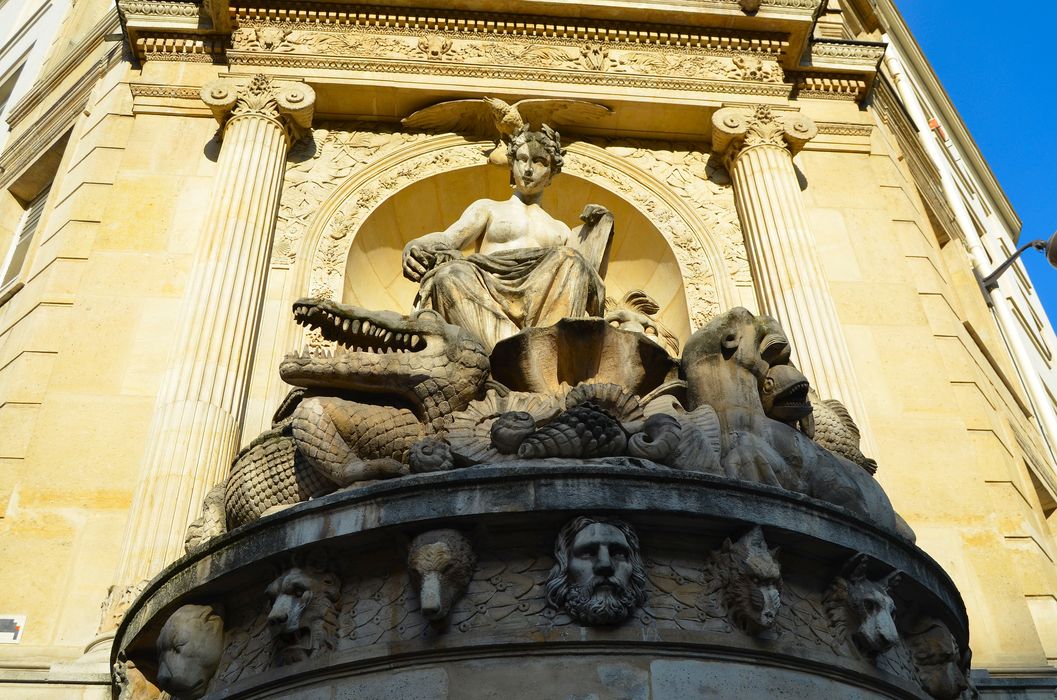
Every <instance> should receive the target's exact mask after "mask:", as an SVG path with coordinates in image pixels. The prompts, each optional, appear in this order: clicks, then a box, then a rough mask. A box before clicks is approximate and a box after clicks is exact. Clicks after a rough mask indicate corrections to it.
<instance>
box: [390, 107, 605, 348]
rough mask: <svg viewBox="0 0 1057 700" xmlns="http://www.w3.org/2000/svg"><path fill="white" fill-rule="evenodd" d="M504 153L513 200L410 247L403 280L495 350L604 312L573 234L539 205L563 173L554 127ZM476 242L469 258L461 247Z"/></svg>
mask: <svg viewBox="0 0 1057 700" xmlns="http://www.w3.org/2000/svg"><path fill="white" fill-rule="evenodd" d="M508 156H509V161H510V172H511V182H512V184H513V187H514V195H513V196H512V197H511V198H510V199H508V200H506V201H503V202H500V201H496V200H492V199H479V200H477V201H476V202H474V203H473V204H471V205H470V206H469V207H468V208H467V209H466V211H465V212H463V214H462V216H461V217H459V220H458V221H456V222H455V223H454V224H452V225H451V226H449V227H448V228H447V229H446V230H444V231H440V232H437V233H430V234H427V235H425V236H422V237H420V238H416V239H415V240H413V241H411V242H410V243H408V244H407V246H405V247H404V257H403V266H404V276H405V277H407V278H408V279H410V280H411V281H413V282H421V288H420V289H419V293H418V296H417V297H416V299H415V308H416V309H433V310H435V311H437V312H438V313H439V314H440V315H441V316H442V317H443V318H444V319H445V320H446V321H447V322H448V323H452V324H455V325H457V326H461V327H463V328H464V329H466V330H467V331H469V332H471V333H473V334H474V335H475V336H476V337H477V338H478V339H479V340H480V341H481V342H482V343H483V344H484V345H485V347H486V348H487V349H488V350H489V351H490V350H491V349H492V347H493V346H495V344H496V343H498V342H499V341H500V340H503V339H504V338H509V337H510V336H512V335H515V334H516V333H517V332H518V331H520V330H521V329H523V328H528V327H531V326H549V325H551V324H553V323H556V322H557V321H558V320H560V319H562V318H565V317H582V316H601V315H602V307H603V304H604V301H605V287H604V286H603V283H602V278H601V277H600V276H599V274H598V270H597V269H596V268H597V266H596V265H592V264H591V263H589V262H588V261H587V259H586V258H585V257H584V256H583V255H582V254H581V253H580V252H579V251H578V250H577V249H576V248H575V247H572V245H571V244H573V243H574V242H573V241H572V238H573V232H572V231H571V230H570V229H569V227H568V226H566V225H565V224H563V223H562V222H560V221H557V220H556V219H554V218H553V217H552V216H551V215H550V214H548V213H547V212H545V211H543V209H542V208H541V207H540V205H539V201H540V197H542V196H543V191H544V189H546V187H547V185H549V184H550V181H551V178H553V177H554V176H555V175H557V174H558V173H559V172H561V167H562V153H561V144H560V142H559V136H558V133H557V132H556V131H554V130H553V129H551V128H550V127H548V126H546V125H544V126H543V129H542V131H530V130H529V129H528V128H527V127H526V128H524V129H522V130H521V131H520V132H518V133H517V134H515V135H514V136H513V138H512V139H511V142H510V145H509V148H508ZM474 242H476V243H478V252H477V253H475V254H473V255H470V256H468V257H463V256H462V254H461V253H460V252H459V251H460V249H461V248H463V247H464V246H466V245H469V244H471V243H474Z"/></svg>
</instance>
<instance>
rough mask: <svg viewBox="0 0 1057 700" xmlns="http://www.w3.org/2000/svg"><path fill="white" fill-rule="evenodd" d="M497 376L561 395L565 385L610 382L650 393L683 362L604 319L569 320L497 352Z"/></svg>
mask: <svg viewBox="0 0 1057 700" xmlns="http://www.w3.org/2000/svg"><path fill="white" fill-rule="evenodd" d="M491 363H492V378H493V379H495V380H496V381H498V382H501V383H502V384H503V385H505V386H506V387H508V388H509V389H511V390H512V391H529V392H538V393H544V394H558V393H560V391H561V389H562V387H563V385H564V386H576V385H577V384H581V383H587V382H590V383H611V384H616V385H617V386H622V387H626V388H627V390H628V392H630V393H631V394H633V395H636V396H645V395H646V394H648V393H649V392H651V391H653V390H654V389H656V388H657V387H659V386H660V385H661V384H663V383H664V382H665V381H667V380H670V379H675V378H676V375H677V374H678V370H679V365H678V363H677V362H676V360H674V359H673V358H672V357H671V355H669V354H668V352H667V351H666V350H665V349H664V348H662V347H661V346H660V345H658V344H657V343H655V342H653V341H652V340H650V339H649V338H647V337H646V336H645V335H643V334H641V333H633V332H631V331H624V330H620V329H619V328H614V327H613V326H611V325H609V324H608V323H606V322H605V321H603V320H602V319H599V318H564V319H562V320H560V321H558V323H556V324H554V325H553V326H547V327H545V328H529V329H527V330H524V331H522V332H521V333H518V334H517V335H515V336H513V337H510V338H507V339H506V340H502V341H500V342H499V343H497V344H496V346H495V348H494V349H493V350H492V356H491Z"/></svg>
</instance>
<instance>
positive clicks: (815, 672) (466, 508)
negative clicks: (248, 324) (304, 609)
mask: <svg viewBox="0 0 1057 700" xmlns="http://www.w3.org/2000/svg"><path fill="white" fill-rule="evenodd" d="M643 466H649V463H641V464H635V463H633V462H630V461H629V460H610V461H609V462H606V461H604V460H598V461H595V462H586V463H585V462H570V461H569V460H538V461H533V462H514V463H506V464H503V465H491V466H482V467H474V468H470V469H462V470H456V471H450V472H438V473H429V474H420V475H413V476H409V477H404V478H401V479H397V480H392V481H384V482H378V483H375V484H371V485H368V486H365V487H360V488H356V489H352V490H349V491H344V492H339V493H335V494H332V495H330V496H327V497H324V498H320V499H317V500H314V501H310V502H307V503H303V504H300V505H297V506H294V507H292V508H289V509H287V510H284V511H282V512H280V513H276V514H274V515H271V516H269V517H266V518H262V519H261V520H258V521H256V522H254V523H250V524H248V525H245V526H243V527H240V528H238V529H236V530H234V531H231V532H228V533H226V534H225V535H223V536H221V537H219V538H217V539H214V540H212V541H210V542H209V543H208V544H207V545H206V546H204V547H202V548H201V549H199V550H197V551H194V552H192V553H191V554H189V555H188V556H185V557H183V558H182V559H180V560H178V561H176V562H174V563H173V564H172V565H170V566H169V567H167V568H166V569H165V570H164V571H162V572H161V573H160V574H159V575H158V576H157V577H155V578H154V579H153V580H152V581H151V582H150V584H149V585H148V586H147V587H146V589H145V590H144V591H143V593H142V594H141V595H140V597H139V598H138V599H137V600H136V601H135V602H134V603H133V605H132V606H131V608H130V609H129V611H128V613H127V615H126V617H125V619H124V621H123V623H122V625H121V627H120V628H119V630H118V632H117V636H116V638H115V643H114V647H113V651H112V655H113V659H112V661H116V660H117V658H118V655H119V654H122V655H124V656H125V657H126V658H129V659H131V660H133V661H134V662H135V663H136V664H137V666H138V667H139V668H140V669H142V670H143V671H144V672H145V673H146V675H147V676H148V677H151V675H152V672H153V665H154V663H155V661H154V643H155V640H156V638H157V635H158V632H159V630H160V628H161V626H162V624H163V623H164V622H165V620H166V619H167V617H168V616H169V615H170V614H171V613H172V612H173V611H174V610H175V609H176V608H178V607H179V606H181V605H184V604H187V603H198V604H216V603H221V604H223V605H225V606H227V607H228V608H229V609H230V608H231V606H232V605H233V604H237V603H239V602H242V603H245V602H246V601H247V600H253V599H256V598H259V599H260V600H261V603H260V605H259V606H258V607H259V608H260V609H261V610H263V611H265V612H266V609H267V605H266V603H264V593H263V592H264V588H265V587H266V586H267V585H268V583H269V582H270V581H271V580H272V579H273V578H274V576H275V575H276V572H277V571H278V568H279V567H280V566H282V565H283V564H284V562H286V561H288V559H289V557H290V555H291V553H293V552H296V551H299V550H300V551H305V549H306V548H315V549H318V548H319V547H324V548H326V549H327V550H328V551H329V552H330V556H331V557H332V558H335V557H336V558H337V559H340V560H341V561H342V562H343V564H342V566H343V567H344V569H345V571H346V577H345V579H343V580H349V576H350V574H349V573H348V572H354V575H355V576H356V577H359V578H363V579H364V580H366V579H370V578H371V577H374V578H377V579H379V580H384V581H388V582H389V583H388V584H386V585H387V586H388V587H389V588H393V586H395V587H396V588H395V589H394V590H398V591H400V590H403V589H402V588H401V586H404V583H403V581H405V580H406V579H407V573H406V570H405V567H404V561H405V560H406V546H407V542H408V540H409V539H410V538H411V537H413V536H414V535H416V534H418V533H419V532H422V531H424V530H428V529H432V528H438V527H454V528H458V529H461V530H463V531H464V532H465V533H466V534H468V535H469V536H470V537H471V539H472V540H474V541H475V543H476V545H475V546H476V547H477V548H478V557H479V561H478V569H479V570H480V571H484V572H488V571H492V570H495V571H497V572H499V573H497V574H495V576H493V577H491V578H490V579H488V580H489V581H493V582H495V581H499V580H501V579H504V577H506V578H507V579H512V580H514V579H517V576H518V575H520V576H521V577H522V578H524V577H525V576H529V575H531V574H532V572H533V571H534V572H536V573H535V575H536V576H537V577H538V576H540V573H539V572H546V570H547V568H548V567H549V565H550V554H551V548H552V546H553V541H554V535H555V533H556V532H557V531H558V529H559V528H560V527H561V526H562V524H563V523H564V522H566V521H567V520H569V519H570V518H572V517H574V516H576V515H580V514H611V515H619V517H621V518H624V519H626V520H628V521H629V522H631V523H632V524H633V525H634V526H635V527H636V529H637V530H638V532H639V534H640V538H641V540H642V550H643V556H644V558H645V559H646V560H647V561H648V562H650V566H655V567H657V570H660V569H661V568H664V569H665V570H667V568H666V567H671V568H672V570H673V571H675V570H679V568H680V567H685V566H691V565H692V562H695V561H696V562H699V561H700V560H702V559H703V558H704V556H705V555H706V554H707V552H708V551H709V550H711V549H714V548H716V547H718V546H720V544H721V543H722V541H723V540H724V539H725V538H734V537H737V536H738V535H740V534H741V533H742V532H744V531H745V530H746V529H748V528H749V527H751V526H752V525H761V526H762V527H763V529H764V531H765V533H766V536H767V541H768V544H769V545H771V546H775V545H778V546H780V547H781V552H782V554H781V560H782V569H783V577H784V578H785V579H786V589H787V591H788V595H789V596H793V594H794V593H795V592H796V591H797V590H801V589H802V590H803V591H811V590H814V591H819V590H822V589H824V588H825V586H826V585H828V583H827V582H828V581H830V580H832V578H833V577H834V576H835V575H837V573H838V572H839V571H840V567H841V566H842V565H843V563H844V562H846V561H847V560H848V558H849V557H851V556H852V555H853V554H856V553H863V554H866V555H868V556H869V557H870V560H871V562H872V564H871V566H872V567H873V569H874V570H875V571H876V572H877V574H878V575H881V574H884V573H887V572H888V571H890V570H891V569H899V570H901V571H902V572H903V574H904V575H903V580H902V583H901V584H900V586H899V589H898V593H897V596H896V597H897V604H898V605H900V606H912V607H914V608H915V609H923V610H927V611H929V614H930V615H932V616H933V617H935V618H937V619H940V620H942V622H943V623H944V624H946V625H947V627H948V628H949V629H950V631H951V633H952V634H953V636H954V638H955V639H956V640H957V642H958V644H959V645H960V646H961V648H963V649H964V648H967V647H968V621H967V617H966V612H965V608H964V605H963V603H962V601H961V598H960V596H959V594H958V592H957V589H956V588H955V586H954V584H953V583H952V582H951V580H950V579H949V577H948V576H947V575H946V574H945V573H944V572H943V570H942V569H941V568H940V566H939V565H938V564H937V563H936V562H935V561H934V560H933V559H932V558H930V557H929V556H928V555H927V554H925V553H924V552H923V551H922V550H920V549H919V548H917V547H916V546H915V545H914V544H912V543H911V542H909V541H907V540H904V539H902V538H900V537H899V536H897V535H896V534H894V533H891V532H888V531H885V530H882V529H880V528H877V527H874V526H872V525H870V524H868V523H864V522H862V521H860V520H858V519H857V518H855V517H854V516H852V515H851V514H850V513H848V512H846V511H844V510H843V509H841V508H838V507H835V506H832V505H829V504H826V503H823V502H820V501H816V500H814V499H811V498H808V497H805V496H802V495H799V494H795V493H791V492H787V491H783V490H780V489H775V488H770V487H766V486H761V485H758V484H750V483H746V482H740V481H733V480H729V479H724V478H719V477H714V476H711V475H706V474H700V473H690V472H681V471H674V470H668V469H663V468H643ZM526 557H527V559H526ZM528 559H531V560H532V562H534V563H532V564H529V563H525V562H526V561H528ZM688 562H690V563H688ZM510 572H521V573H520V574H517V575H513V574H511V573H510ZM483 575H484V574H482V576H483ZM543 575H545V573H544V574H543ZM482 585H488V584H487V582H486V583H484V584H482ZM496 586H497V587H499V586H500V584H499V583H496ZM405 587H406V586H405ZM387 590H388V589H387ZM408 590H410V589H409V588H408ZM471 590H473V589H472V588H471ZM401 595H402V596H403V597H400V596H401ZM536 597H537V598H538V597H539V596H536ZM412 598H413V596H411V595H410V594H409V593H400V594H398V595H397V596H396V598H392V599H390V601H389V604H388V607H386V605H382V608H381V609H380V612H379V613H378V616H377V617H376V621H377V620H382V624H380V625H374V626H373V627H370V626H369V627H370V630H371V631H370V634H367V633H364V632H362V630H361V632H360V633H359V634H353V635H352V636H351V637H348V638H346V639H344V640H343V641H339V643H338V645H337V648H336V649H335V650H334V651H333V652H330V653H329V654H326V655H321V656H318V657H313V658H310V659H308V660H307V661H303V662H300V663H296V664H292V665H289V666H280V667H275V668H268V669H266V670H264V671H263V672H260V673H255V674H253V675H251V676H250V677H240V678H238V679H237V680H236V681H235V682H233V683H228V684H224V687H223V688H218V687H217V686H216V685H214V690H213V692H212V693H211V694H210V696H209V697H225V698H258V697H284V698H289V697H301V696H300V693H302V692H303V693H316V692H320V693H323V695H318V696H317V695H314V694H313V695H305V696H304V697H306V698H307V697H313V698H314V697H332V695H331V694H328V693H334V692H338V690H336V689H342V690H341V692H338V695H337V696H335V697H345V695H344V694H343V693H346V692H347V693H349V695H348V697H372V698H373V697H391V696H392V697H406V698H412V697H414V698H418V697H422V698H434V697H437V698H447V697H451V698H478V697H480V698H485V697H498V696H496V695H493V693H494V692H496V691H498V690H502V689H503V688H508V691H507V692H505V693H502V694H504V695H506V696H507V697H511V698H513V697H524V695H522V694H521V693H523V692H525V689H526V688H532V687H535V688H537V689H538V688H541V687H547V688H548V689H550V691H553V695H552V694H547V695H546V696H547V697H552V696H553V697H564V696H565V694H567V693H572V692H576V693H580V694H582V693H585V692H592V691H591V689H592V688H595V686H596V685H597V686H598V688H599V690H598V691H597V692H599V693H601V694H600V695H599V697H617V696H621V697H623V696H622V695H620V694H619V692H618V689H619V688H621V687H624V686H628V687H632V686H634V687H635V688H637V687H639V686H641V687H642V688H646V689H647V690H646V691H645V692H646V693H647V694H645V695H642V697H653V698H668V697H671V698H676V697H688V695H686V693H687V692H691V691H692V692H693V693H701V692H706V691H707V690H708V687H710V686H709V685H708V684H709V683H713V682H716V683H718V682H719V681H720V680H722V683H721V684H720V685H719V686H717V687H721V688H723V689H724V692H731V691H733V690H736V689H738V688H741V689H742V690H741V691H740V692H742V693H744V694H742V695H740V696H741V697H752V693H753V692H756V691H754V690H753V688H757V686H759V688H764V687H766V688H770V689H772V690H774V689H778V688H781V689H784V690H785V691H787V692H789V693H792V694H791V695H790V697H807V696H808V695H807V693H811V694H814V693H819V692H825V693H827V694H828V695H829V696H832V697H835V698H845V697H847V698H858V697H901V698H903V697H914V698H916V697H923V696H922V695H921V694H920V693H921V691H920V689H918V688H917V687H916V686H915V685H914V684H913V683H912V682H911V681H908V680H907V679H906V678H901V677H899V676H898V675H894V674H892V673H890V672H886V671H884V670H880V669H878V668H877V667H876V666H875V665H874V664H872V663H869V662H868V661H866V660H864V659H863V658H858V657H856V655H855V654H846V653H841V652H840V650H839V649H835V648H829V647H826V646H825V645H823V644H815V645H811V644H809V643H805V642H804V640H803V639H798V638H796V637H795V635H790V634H785V633H782V634H778V635H777V637H776V638H774V639H757V638H752V637H749V636H748V635H745V634H744V633H741V632H740V631H739V630H731V629H729V628H727V629H723V628H722V625H721V624H719V623H716V624H713V622H714V621H706V622H703V623H702V624H698V625H697V626H696V627H695V625H688V624H686V623H685V621H679V620H678V619H674V618H679V615H680V614H682V613H679V614H675V615H674V616H673V615H672V614H670V613H671V611H670V610H668V607H667V606H668V601H669V600H671V596H669V595H668V594H666V593H665V592H664V591H661V590H657V589H656V588H654V590H652V591H651V593H650V599H649V600H648V602H647V604H646V605H645V606H644V608H643V610H641V611H639V614H637V615H636V616H634V618H633V619H630V620H627V621H625V622H624V623H622V624H620V625H618V626H615V627H611V628H607V627H595V628H585V627H580V626H578V625H576V624H575V623H569V621H568V620H566V621H565V623H564V624H563V623H561V621H560V620H558V619H555V618H554V615H553V614H551V615H550V616H549V617H548V616H547V614H546V612H547V611H545V610H544V611H539V610H538V609H536V608H533V605H534V603H532V602H531V601H529V599H530V598H531V596H527V597H526V598H525V599H524V600H523V601H520V602H519V601H517V600H515V601H514V608H513V612H511V613H509V614H507V615H506V617H504V618H503V619H502V620H498V621H496V620H492V619H491V618H489V617H488V616H489V615H493V612H494V611H490V610H489V609H488V607H489V606H488V605H479V604H478V605H477V608H479V609H474V604H473V601H464V602H463V603H461V604H457V605H456V606H455V610H454V612H453V614H452V618H451V623H450V625H449V627H448V628H447V629H441V630H438V629H437V628H435V627H433V626H430V625H428V624H425V623H424V620H423V618H421V616H420V615H419V614H418V611H417V609H415V604H414V603H413V601H412V600H411V599H412ZM394 600H395V601H396V602H393V601H394ZM792 603H793V597H790V600H789V601H788V602H787V601H786V593H783V606H790V607H791V606H792ZM460 606H461V607H460ZM522 606H524V610H522V609H521V608H522ZM536 607H538V606H536ZM676 607H677V608H678V605H677V606H676ZM390 608H391V609H390ZM662 609H663V610H662ZM503 610H504V611H505V610H506V608H504V609H503ZM662 612H663V614H660V613H662ZM655 613H658V614H655ZM493 616H494V615H493ZM474 620H477V622H474ZM386 621H391V624H390V622H386ZM481 621H483V622H481ZM695 624H696V623H695ZM387 625H388V628H387ZM710 625H711V626H710ZM607 679H608V680H607ZM540 683H547V684H550V685H545V686H540ZM761 683H763V684H764V685H763V686H760V685H759V684H761ZM394 684H395V685H394ZM628 684H630V685H628ZM687 684H690V685H687ZM695 684H696V685H695ZM405 686H406V688H410V689H412V690H406V688H405ZM401 689H404V690H401ZM412 691H413V692H412ZM760 692H763V691H762V690H761V691H760ZM767 692H771V691H770V690H769V691H767ZM390 693H392V694H393V695H390ZM648 693H653V694H652V696H651V695H649V694H648ZM680 693H682V694H680ZM533 696H534V697H540V695H539V694H538V693H536V694H534V695H533ZM630 696H631V697H637V695H636V694H634V693H632V694H631V695H630ZM730 697H733V695H730Z"/></svg>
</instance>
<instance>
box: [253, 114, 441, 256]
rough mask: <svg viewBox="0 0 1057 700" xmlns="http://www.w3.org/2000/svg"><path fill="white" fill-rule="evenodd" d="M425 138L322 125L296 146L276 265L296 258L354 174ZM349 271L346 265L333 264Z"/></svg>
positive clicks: (344, 229)
mask: <svg viewBox="0 0 1057 700" xmlns="http://www.w3.org/2000/svg"><path fill="white" fill-rule="evenodd" d="M423 138H425V137H424V136H423V135H421V134H405V133H402V132H394V131H388V130H366V129H364V130H358V129H356V128H355V126H354V125H339V124H326V123H324V124H320V125H319V126H317V127H316V128H314V129H313V130H312V133H311V134H310V135H308V136H307V137H306V138H304V139H302V140H301V141H300V142H298V143H297V144H295V145H294V147H293V148H292V149H291V150H290V157H289V159H288V161H287V163H288V165H287V169H286V176H285V178H284V180H283V193H282V198H281V199H280V202H279V219H278V223H277V224H276V227H275V244H274V245H273V247H272V265H273V266H277V267H285V266H289V265H292V264H293V263H294V261H295V260H296V258H297V254H298V247H299V245H300V242H301V238H302V236H303V235H304V232H305V229H306V228H307V227H308V225H309V222H310V221H311V219H312V217H313V216H314V215H315V214H316V212H318V211H319V205H320V204H321V203H322V202H323V201H324V200H325V199H326V198H327V197H328V196H329V195H330V194H331V192H333V191H334V188H336V187H337V186H338V184H339V183H341V182H342V181H344V180H345V179H347V178H348V177H349V176H350V175H351V174H352V173H353V172H355V171H356V170H357V169H359V168H360V167H362V166H364V165H366V164H367V163H369V162H372V161H373V160H375V159H377V158H380V157H382V156H384V155H385V154H386V153H389V152H391V151H393V150H394V149H397V148H400V147H401V146H404V145H407V144H409V143H412V142H414V141H418V140H422V139H423ZM351 224H352V222H349V221H347V220H345V219H344V218H343V219H342V223H341V224H340V225H339V226H338V227H337V228H336V229H334V230H332V231H331V233H330V237H331V238H332V240H340V239H341V238H343V237H344V236H346V235H347V234H348V233H349V226H350V225H351ZM328 262H333V263H334V264H335V265H339V266H340V265H344V260H333V261H330V260H329V258H328ZM334 269H337V268H334Z"/></svg>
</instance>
